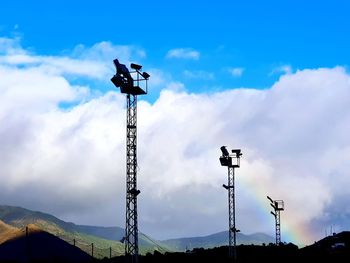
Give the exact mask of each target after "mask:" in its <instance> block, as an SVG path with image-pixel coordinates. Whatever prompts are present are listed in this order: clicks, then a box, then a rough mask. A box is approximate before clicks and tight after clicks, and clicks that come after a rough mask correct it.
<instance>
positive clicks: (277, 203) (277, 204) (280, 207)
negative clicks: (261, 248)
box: [267, 196, 284, 246]
mask: <svg viewBox="0 0 350 263" xmlns="http://www.w3.org/2000/svg"><path fill="white" fill-rule="evenodd" d="M267 199H269V201H270V205H271V206H272V208H273V210H274V211H275V212H272V211H270V214H271V215H273V216H274V218H275V228H276V245H277V246H278V245H280V244H281V217H280V211H284V202H283V200H273V199H272V198H271V197H269V196H267Z"/></svg>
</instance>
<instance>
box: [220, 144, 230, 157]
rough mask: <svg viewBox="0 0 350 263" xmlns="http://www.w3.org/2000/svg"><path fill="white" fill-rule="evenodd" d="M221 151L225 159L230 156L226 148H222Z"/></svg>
mask: <svg viewBox="0 0 350 263" xmlns="http://www.w3.org/2000/svg"><path fill="white" fill-rule="evenodd" d="M220 150H221V152H222V155H223V156H225V157H228V156H229V153H228V151H227V149H226V146H221V147H220Z"/></svg>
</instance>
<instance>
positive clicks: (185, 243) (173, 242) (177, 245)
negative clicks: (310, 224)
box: [161, 231, 275, 251]
mask: <svg viewBox="0 0 350 263" xmlns="http://www.w3.org/2000/svg"><path fill="white" fill-rule="evenodd" d="M274 241H275V240H274V238H273V237H271V236H269V235H266V234H263V233H255V234H251V235H245V234H242V233H237V244H238V245H240V244H244V245H251V244H254V245H261V244H263V243H265V244H269V243H273V242H274ZM161 242H162V244H165V245H166V246H168V247H169V248H170V249H172V250H173V251H186V250H188V249H189V250H191V249H193V248H213V247H219V246H226V245H227V244H228V231H223V232H219V233H215V234H212V235H208V236H202V237H187V238H177V239H168V240H163V241H161Z"/></svg>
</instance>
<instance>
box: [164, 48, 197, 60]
mask: <svg viewBox="0 0 350 263" xmlns="http://www.w3.org/2000/svg"><path fill="white" fill-rule="evenodd" d="M166 57H167V58H182V59H194V60H198V59H199V57H200V53H199V52H198V51H196V50H194V49H192V48H175V49H171V50H169V51H168V53H167V54H166Z"/></svg>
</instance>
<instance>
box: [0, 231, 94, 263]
mask: <svg viewBox="0 0 350 263" xmlns="http://www.w3.org/2000/svg"><path fill="white" fill-rule="evenodd" d="M17 231H18V232H17V233H16V234H15V235H14V237H13V238H10V239H9V240H7V241H6V242H4V243H3V244H1V245H0V261H2V262H6V261H11V262H29V261H31V262H72V263H73V262H91V261H92V258H91V257H90V256H89V255H88V254H86V253H85V252H83V251H82V250H80V249H79V248H77V247H74V246H72V245H70V244H68V243H66V242H65V241H63V240H61V239H59V238H57V237H56V236H54V235H52V234H50V233H47V232H45V231H43V230H41V229H39V228H38V227H36V226H35V225H28V227H27V228H23V229H18V230H17Z"/></svg>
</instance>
